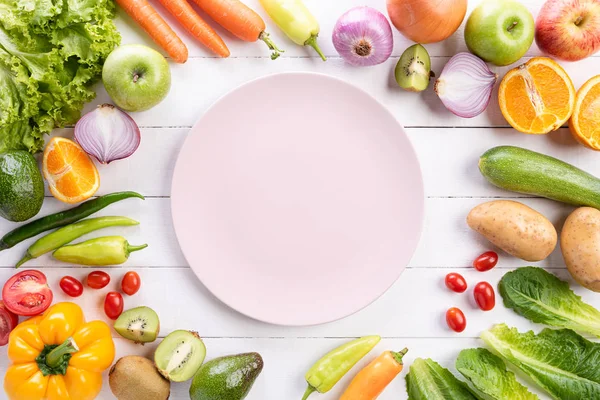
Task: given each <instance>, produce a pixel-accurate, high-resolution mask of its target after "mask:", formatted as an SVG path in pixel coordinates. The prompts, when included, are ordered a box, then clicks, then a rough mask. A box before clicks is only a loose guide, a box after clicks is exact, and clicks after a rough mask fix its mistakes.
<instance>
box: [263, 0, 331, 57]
mask: <svg viewBox="0 0 600 400" xmlns="http://www.w3.org/2000/svg"><path fill="white" fill-rule="evenodd" d="M260 4H262V6H263V8H264V9H265V10H266V11H267V14H269V16H270V17H271V19H272V20H273V21H275V23H276V24H277V26H279V28H280V29H281V30H282V31H283V32H284V33H285V34H286V35H287V36H288V37H289V38H290V39H292V41H293V42H294V43H296V44H299V45H300V46H311V47H312V48H313V49H315V50H316V51H317V53H319V55H320V56H321V58H322V59H323V61H327V58H325V55H324V54H323V52H322V51H321V49H320V48H319V45H318V44H317V37H318V36H319V31H320V27H319V22H318V21H317V19H316V18H315V17H314V16H313V15H312V14H311V13H310V11H309V10H308V8H306V6H305V5H304V3H303V2H302V0H260Z"/></svg>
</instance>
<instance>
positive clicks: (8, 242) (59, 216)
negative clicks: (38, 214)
mask: <svg viewBox="0 0 600 400" xmlns="http://www.w3.org/2000/svg"><path fill="white" fill-rule="evenodd" d="M131 197H137V198H139V199H142V200H144V196H142V195H141V194H139V193H136V192H117V193H112V194H107V195H106V196H102V197H98V198H96V199H92V200H88V201H86V202H85V203H82V204H80V205H78V206H77V207H75V208H72V209H70V210H67V211H61V212H58V213H56V214H51V215H47V216H45V217H43V218H40V219H37V220H35V221H32V222H30V223H28V224H25V225H22V226H20V227H18V228H17V229H15V230H13V231H11V232H9V233H7V234H6V235H4V237H3V238H2V239H0V251H2V250H6V249H10V248H11V247H13V246H14V245H16V244H18V243H21V242H22V241H23V240H26V239H29V238H31V237H34V236H37V235H39V234H40V233H42V232H46V231H49V230H51V229H56V228H60V227H62V226H66V225H69V224H72V223H73V222H77V221H79V220H80V219H83V218H86V217H89V216H90V215H92V214H94V213H96V212H98V211H100V210H102V209H103V208H104V207H106V206H109V205H111V204H112V203H116V202H118V201H121V200H125V199H128V198H131Z"/></svg>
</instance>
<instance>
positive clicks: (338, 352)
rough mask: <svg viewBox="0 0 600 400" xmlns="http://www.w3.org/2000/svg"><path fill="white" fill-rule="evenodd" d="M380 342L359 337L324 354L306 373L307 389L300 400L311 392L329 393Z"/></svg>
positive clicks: (376, 338) (373, 337) (371, 338)
mask: <svg viewBox="0 0 600 400" xmlns="http://www.w3.org/2000/svg"><path fill="white" fill-rule="evenodd" d="M380 340H381V337H380V336H365V337H361V338H358V339H356V340H353V341H351V342H348V343H346V344H344V345H342V346H340V347H338V348H336V349H333V350H332V351H330V352H329V353H327V354H325V355H324V356H323V357H322V358H321V359H320V360H319V361H317V362H316V363H315V364H314V365H313V366H312V367H311V368H310V369H309V370H308V372H307V373H306V375H305V378H306V382H307V383H308V388H307V389H306V392H304V396H303V397H302V400H306V399H307V398H308V396H310V395H311V394H312V393H313V392H319V393H327V392H328V391H330V390H331V388H333V387H334V386H335V384H336V383H338V381H339V380H340V379H342V377H343V376H344V375H346V373H347V372H348V371H350V369H351V368H352V367H353V366H354V365H355V364H356V363H357V362H359V361H360V359H361V358H363V357H364V356H365V355H367V353H368V352H370V351H371V350H372V349H373V347H375V346H376V345H377V343H379V341H380Z"/></svg>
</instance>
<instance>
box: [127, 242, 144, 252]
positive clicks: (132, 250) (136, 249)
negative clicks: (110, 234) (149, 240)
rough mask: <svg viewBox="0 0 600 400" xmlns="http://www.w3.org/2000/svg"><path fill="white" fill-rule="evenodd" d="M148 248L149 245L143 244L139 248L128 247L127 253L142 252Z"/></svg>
mask: <svg viewBox="0 0 600 400" xmlns="http://www.w3.org/2000/svg"><path fill="white" fill-rule="evenodd" d="M146 247H148V245H147V244H141V245H139V246H130V245H127V253H133V252H134V251H140V250H143V249H145V248H146Z"/></svg>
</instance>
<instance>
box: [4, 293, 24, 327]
mask: <svg viewBox="0 0 600 400" xmlns="http://www.w3.org/2000/svg"><path fill="white" fill-rule="evenodd" d="M0 309H3V310H5V311H6V312H7V313H8V316H9V317H10V321H11V323H12V325H13V328H14V327H15V326H17V325H19V316H18V315H17V314H15V313H14V312H12V311H10V310H9V309H8V308H6V306H5V305H4V302H3V301H2V300H0Z"/></svg>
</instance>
